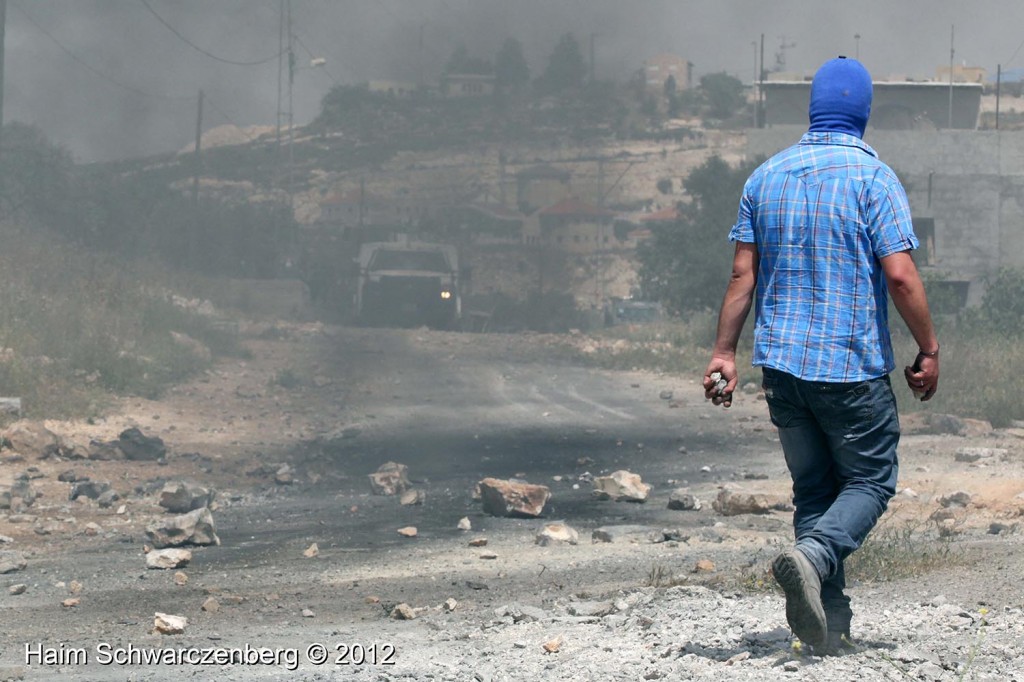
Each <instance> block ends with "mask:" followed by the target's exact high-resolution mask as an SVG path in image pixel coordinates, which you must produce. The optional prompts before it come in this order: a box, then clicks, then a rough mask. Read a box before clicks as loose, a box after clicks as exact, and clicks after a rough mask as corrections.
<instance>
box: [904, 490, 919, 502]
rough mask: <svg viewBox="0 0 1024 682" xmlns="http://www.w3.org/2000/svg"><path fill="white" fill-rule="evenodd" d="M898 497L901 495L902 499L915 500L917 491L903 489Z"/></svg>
mask: <svg viewBox="0 0 1024 682" xmlns="http://www.w3.org/2000/svg"><path fill="white" fill-rule="evenodd" d="M900 495H902V496H903V497H909V498H910V499H912V500H916V499H917V498H918V497H919V495H918V494H917V491H916V490H914V489H913V488H904V489H903V490H901V491H900Z"/></svg>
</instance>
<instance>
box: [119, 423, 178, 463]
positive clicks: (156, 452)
mask: <svg viewBox="0 0 1024 682" xmlns="http://www.w3.org/2000/svg"><path fill="white" fill-rule="evenodd" d="M117 448H118V449H119V450H120V451H121V452H123V453H124V456H125V459H129V460H132V461H147V462H148V461H154V462H155V461H156V460H158V459H163V458H164V457H165V456H166V455H167V446H166V445H164V441H163V439H161V438H160V437H158V436H146V435H144V434H143V433H142V431H140V430H139V429H137V428H135V427H134V426H133V427H132V428H130V429H125V430H124V431H122V432H121V434H120V435H119V436H118V437H117Z"/></svg>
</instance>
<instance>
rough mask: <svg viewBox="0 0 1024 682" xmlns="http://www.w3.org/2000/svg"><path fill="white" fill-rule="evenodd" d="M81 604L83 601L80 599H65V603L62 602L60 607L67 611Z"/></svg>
mask: <svg viewBox="0 0 1024 682" xmlns="http://www.w3.org/2000/svg"><path fill="white" fill-rule="evenodd" d="M81 603H82V600H81V599H79V598H78V597H69V598H68V599H65V600H64V601H62V602H61V603H60V605H61V606H63V607H64V608H66V609H73V608H74V607H76V606H78V605H79V604H81Z"/></svg>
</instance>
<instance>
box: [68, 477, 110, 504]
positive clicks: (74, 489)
mask: <svg viewBox="0 0 1024 682" xmlns="http://www.w3.org/2000/svg"><path fill="white" fill-rule="evenodd" d="M108 490H110V482H109V481H90V480H88V479H86V480H84V481H76V482H75V483H74V484H73V485H72V486H71V492H70V493H68V499H69V500H71V501H72V502H74V501H75V500H77V499H78V498H79V497H88V498H89V499H90V500H98V499H99V497H100V495H102V494H103V493H105V492H107V491H108Z"/></svg>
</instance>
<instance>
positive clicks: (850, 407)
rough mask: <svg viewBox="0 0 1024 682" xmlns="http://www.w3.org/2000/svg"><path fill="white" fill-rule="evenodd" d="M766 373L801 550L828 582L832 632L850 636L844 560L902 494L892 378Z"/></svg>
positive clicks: (824, 595)
mask: <svg viewBox="0 0 1024 682" xmlns="http://www.w3.org/2000/svg"><path fill="white" fill-rule="evenodd" d="M763 370H764V392H765V398H766V400H767V401H768V408H769V411H770V412H771V418H772V423H773V424H775V426H777V427H778V429H779V440H780V441H781V442H782V449H783V452H784V453H785V456H786V465H787V466H788V467H789V473H790V475H791V476H792V478H793V503H794V505H795V506H796V512H795V513H794V515H793V526H794V529H795V530H796V541H797V547H798V548H799V549H800V550H801V551H802V552H803V553H804V554H805V555H807V558H808V559H810V560H811V563H813V564H814V566H815V568H817V570H818V574H819V575H820V576H821V578H822V585H821V600H822V603H823V605H824V606H825V611H826V614H827V615H828V616H829V629H830V630H844V629H845V630H846V631H848V630H849V619H850V607H849V603H850V600H849V598H848V597H847V596H846V595H845V594H844V593H843V590H844V589H845V588H846V575H845V573H844V570H843V561H844V560H845V559H846V557H847V556H849V555H850V554H851V553H852V552H853V551H854V550H856V549H857V548H858V547H860V546H861V543H863V542H864V539H865V538H866V537H867V535H868V533H869V532H870V531H871V529H872V528H874V526H875V524H876V523H877V522H878V518H879V517H880V516H881V515H882V512H884V511H885V509H886V506H887V504H888V502H889V500H890V498H892V496H893V495H894V494H895V493H896V474H897V470H898V468H899V466H898V462H897V459H896V445H897V444H898V443H899V440H900V425H899V417H898V416H897V414H896V398H895V396H894V395H893V393H892V387H891V386H890V384H889V377H880V378H878V379H871V380H868V381H861V382H854V383H827V382H819V381H804V380H802V379H798V378H797V377H795V376H793V375H791V374H786V373H785V372H780V371H778V370H774V369H770V368H768V367H765V368H763ZM843 621H845V622H843Z"/></svg>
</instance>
